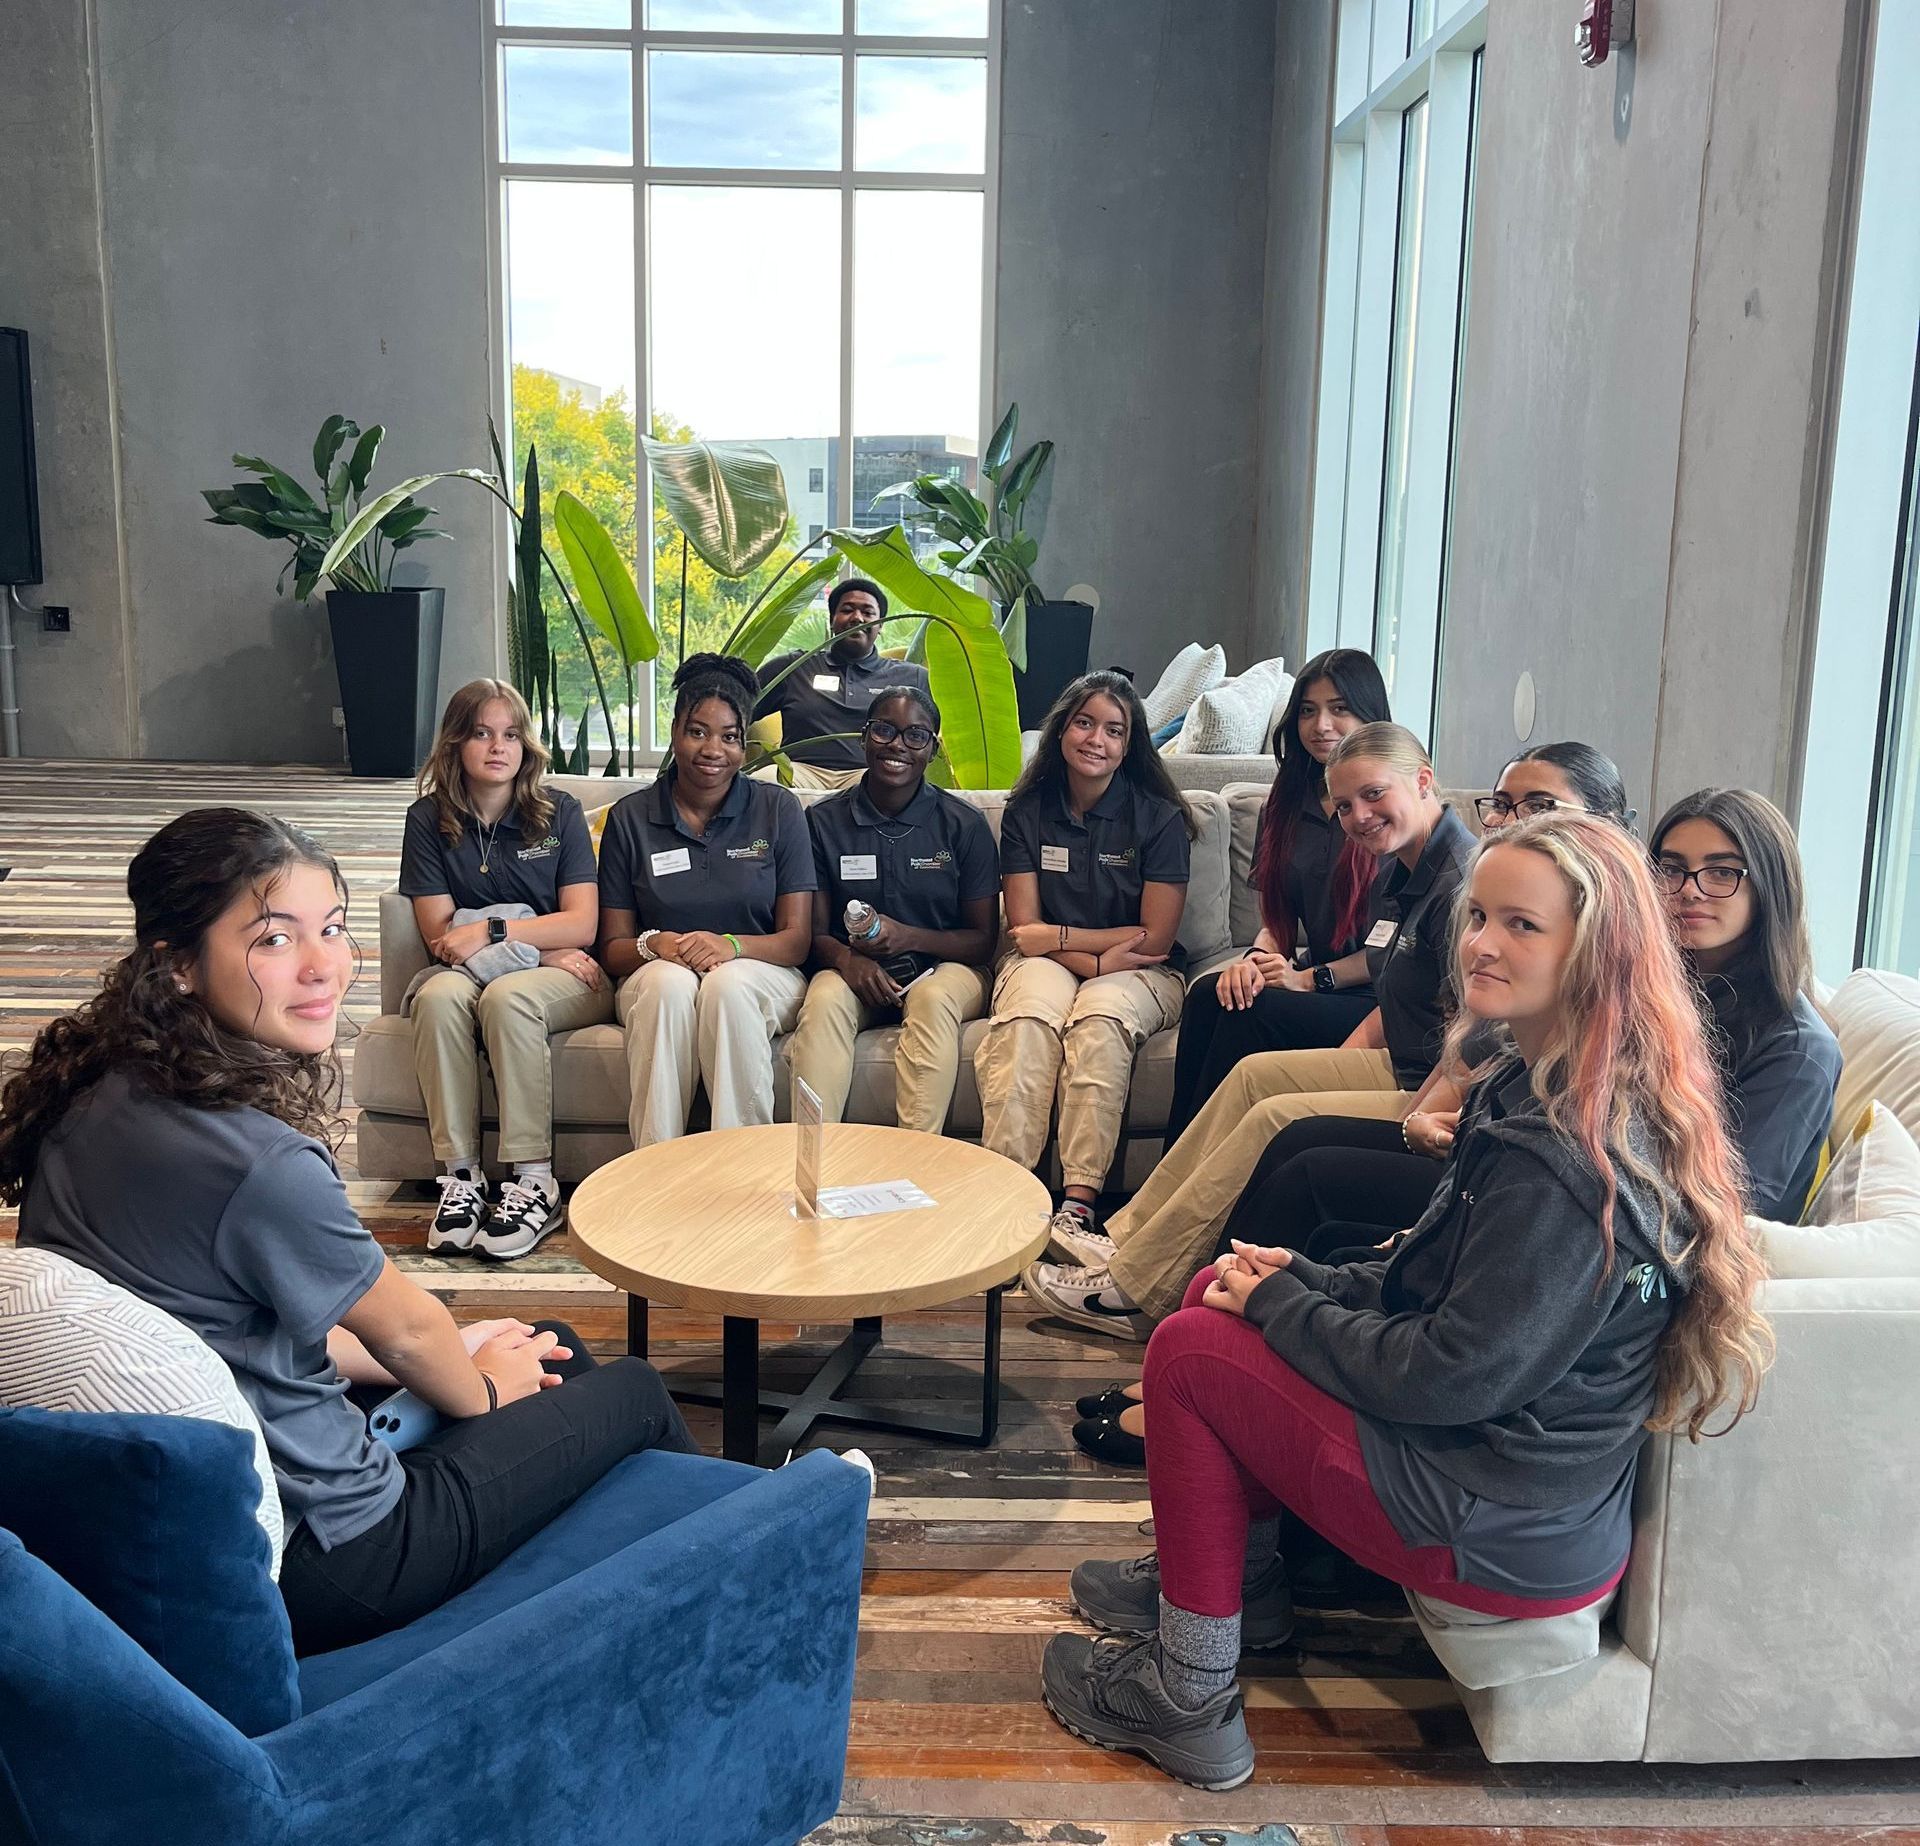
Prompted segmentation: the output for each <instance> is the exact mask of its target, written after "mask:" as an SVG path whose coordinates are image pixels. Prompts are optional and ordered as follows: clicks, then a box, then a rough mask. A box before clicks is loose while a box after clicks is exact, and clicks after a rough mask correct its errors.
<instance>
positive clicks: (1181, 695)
mask: <svg viewBox="0 0 1920 1846" xmlns="http://www.w3.org/2000/svg"><path fill="white" fill-rule="evenodd" d="M1226 677H1227V650H1226V649H1225V648H1224V647H1202V646H1201V645H1200V643H1199V642H1198V641H1189V642H1188V643H1187V644H1186V646H1185V647H1183V648H1182V649H1181V650H1180V651H1179V653H1177V654H1175V655H1174V657H1173V659H1172V660H1170V661H1169V662H1168V663H1167V670H1166V671H1165V672H1164V673H1162V674H1161V675H1160V678H1159V681H1158V683H1157V684H1156V685H1155V686H1154V689H1153V690H1152V691H1151V692H1150V693H1148V694H1147V696H1146V697H1145V699H1143V700H1142V701H1141V703H1142V704H1144V705H1145V706H1146V708H1147V729H1148V730H1150V731H1158V730H1161V729H1163V728H1164V727H1165V726H1167V725H1169V724H1171V723H1172V722H1173V721H1174V719H1176V718H1178V717H1180V716H1181V715H1182V714H1183V713H1185V711H1186V710H1187V708H1188V707H1189V706H1190V705H1192V703H1193V702H1194V700H1195V699H1197V698H1198V697H1199V696H1200V695H1201V693H1203V692H1205V691H1206V690H1207V689H1208V687H1210V686H1217V685H1219V684H1220V682H1221V681H1222V680H1223V679H1225V678H1226Z"/></svg>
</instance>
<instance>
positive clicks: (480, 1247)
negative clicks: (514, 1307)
mask: <svg viewBox="0 0 1920 1846" xmlns="http://www.w3.org/2000/svg"><path fill="white" fill-rule="evenodd" d="M566 1215H567V1214H566V1210H565V1208H564V1207H563V1206H562V1205H561V1203H560V1182H559V1181H558V1180H557V1179H544V1178H538V1177H536V1176H534V1175H533V1174H530V1173H529V1174H516V1175H515V1176H514V1177H513V1178H512V1179H510V1180H508V1181H507V1183H506V1184H505V1185H504V1186H502V1187H501V1188H500V1202H499V1203H498V1204H497V1205H495V1206H494V1208H493V1210H492V1212H491V1213H489V1215H488V1218H487V1222H486V1224H485V1225H484V1226H483V1227H482V1229H481V1231H480V1233H479V1235H478V1236H476V1237H475V1238H474V1240H473V1247H474V1250H475V1252H476V1253H477V1254H479V1255H481V1256H489V1257H492V1258H493V1260H494V1261H495V1262H497V1263H509V1262H511V1261H512V1260H513V1259H514V1258H515V1257H516V1256H525V1255H526V1254H527V1253H528V1251H530V1250H532V1249H533V1248H534V1247H535V1246H536V1245H537V1244H539V1243H540V1242H541V1241H542V1240H543V1239H544V1238H547V1237H551V1236H552V1235H553V1233H554V1232H555V1231H557V1230H558V1229H559V1228H560V1226H561V1224H562V1223H563V1222H565V1219H566Z"/></svg>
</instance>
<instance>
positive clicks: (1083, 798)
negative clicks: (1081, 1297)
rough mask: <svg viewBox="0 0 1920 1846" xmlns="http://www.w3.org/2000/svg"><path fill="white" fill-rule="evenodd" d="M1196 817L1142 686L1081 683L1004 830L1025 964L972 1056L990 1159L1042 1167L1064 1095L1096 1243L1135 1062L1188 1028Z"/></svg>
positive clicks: (1079, 1196) (1074, 1170) (1018, 956)
mask: <svg viewBox="0 0 1920 1846" xmlns="http://www.w3.org/2000/svg"><path fill="white" fill-rule="evenodd" d="M1193 833H1194V824H1193V815H1192V812H1191V810H1189V808H1188V807H1187V804H1186V801H1185V799H1184V798H1183V797H1182V795H1181V794H1180V791H1179V790H1178V789H1176V788H1175V787H1174V786H1173V781H1172V778H1171V777H1169V776H1168V774H1167V771H1166V766H1165V765H1164V764H1163V763H1162V762H1161V761H1160V757H1159V755H1158V753H1157V752H1156V751H1155V750H1154V747H1153V739H1152V737H1151V736H1150V734H1149V732H1148V729H1147V720H1146V713H1145V711H1144V710H1143V709H1142V708H1141V704H1140V695H1139V694H1138V693H1137V692H1136V691H1135V690H1134V688H1133V682H1132V681H1131V680H1129V679H1128V678H1127V677H1126V676H1125V675H1124V674H1121V673H1089V674H1087V675H1086V676H1085V677H1084V678H1082V679H1077V680H1075V681H1074V683H1073V684H1072V685H1071V686H1069V687H1068V688H1067V689H1066V691H1065V692H1063V693H1062V694H1061V695H1060V697H1059V699H1058V700H1057V701H1056V702H1055V704H1054V707H1053V709H1052V711H1050V712H1049V713H1048V714H1047V721H1046V724H1045V725H1044V726H1043V727H1042V729H1041V732H1040V741H1039V742H1038V744H1037V745H1036V746H1035V747H1034V752H1033V760H1032V761H1031V762H1030V763H1028V765H1027V767H1026V768H1025V769H1024V770H1022V771H1021V774H1020V779H1019V781H1018V782H1017V783H1015V784H1014V788H1013V792H1012V793H1011V794H1010V795H1009V796H1008V797H1007V807H1006V812H1005V814H1004V815H1003V816H1002V818H1001V823H1000V874H1001V890H1002V893H1003V896H1004V900H1005V903H1006V913H1007V934H1008V935H1009V936H1010V937H1011V939H1012V943H1013V950H1012V953H1010V954H1008V955H1007V956H1005V957H1004V958H1003V959H1002V960H1001V963H1000V967H999V970H998V973H997V974H996V976H995V979H994V988H993V1018H992V1021H991V1023H990V1024H989V1025H988V1027H987V1035H986V1037H985V1039H984V1040H982V1042H981V1045H980V1048H979V1050H978V1051H977V1052H975V1054H974V1072H975V1075H976V1077H977V1078H978V1080H979V1084H980V1109H981V1119H982V1128H981V1135H980V1139H981V1142H982V1144H983V1145H984V1146H986V1147H990V1148H992V1149H993V1151H994V1152H995V1153H997V1154H1005V1155H1006V1156H1007V1158H1008V1159H1010V1160H1014V1161H1017V1162H1018V1163H1019V1164H1020V1165H1021V1166H1024V1167H1037V1166H1038V1165H1039V1164H1040V1157H1041V1155H1042V1154H1043V1153H1044V1152H1045V1150H1046V1145H1047V1136H1048V1133H1049V1131H1050V1129H1051V1128H1052V1126H1053V1121H1054V1113H1055V1102H1056V1092H1057V1100H1058V1111H1059V1133H1058V1142H1059V1149H1060V1169H1061V1177H1062V1179H1063V1181H1064V1188H1065V1189H1064V1195H1063V1197H1062V1199H1061V1202H1060V1207H1059V1209H1058V1210H1057V1211H1056V1212H1055V1214H1054V1229H1055V1234H1056V1238H1057V1237H1058V1236H1059V1234H1060V1233H1062V1232H1068V1231H1091V1230H1092V1228H1093V1204H1094V1201H1095V1200H1096V1199H1097V1198H1098V1197H1099V1196H1100V1188H1101V1186H1102V1185H1103V1184H1104V1183H1105V1181H1106V1177H1107V1168H1108V1167H1109V1166H1110V1165H1111V1164H1112V1161H1113V1150H1114V1148H1115V1147H1116V1146H1117V1145H1118V1144H1119V1139H1120V1129H1121V1125H1122V1123H1123V1122H1124V1120H1125V1118H1126V1109H1127V1089H1128V1086H1129V1084H1130V1083H1131V1082H1132V1080H1133V1057H1134V1053H1135V1051H1137V1050H1138V1049H1139V1047H1140V1045H1141V1044H1142V1043H1143V1042H1144V1041H1145V1040H1146V1039H1148V1038H1150V1037H1151V1036H1152V1035H1153V1034H1154V1033H1155V1032H1160V1031H1164V1030H1165V1029H1166V1028H1167V1027H1168V1026H1170V1025H1172V1024H1173V1023H1174V1022H1175V1021H1176V1020H1177V1019H1178V1018H1179V1017H1180V1002H1181V1000H1182V998H1183V997H1184V996H1185V992H1186V987H1185V983H1184V982H1183V981H1182V979H1181V970H1182V968H1183V967H1184V965H1185V957H1184V955H1183V953H1182V951H1181V949H1180V945H1179V941H1178V937H1179V933H1180V918H1181V915H1182V913H1183V912H1184V910H1185V909H1186V902H1187V873H1188V865H1189V860H1190V857H1191V850H1192V841H1193Z"/></svg>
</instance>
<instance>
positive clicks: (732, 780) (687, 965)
mask: <svg viewBox="0 0 1920 1846" xmlns="http://www.w3.org/2000/svg"><path fill="white" fill-rule="evenodd" d="M673 688H674V697H673V760H672V761H671V762H670V763H669V764H668V766H667V768H666V770H665V771H664V772H663V773H662V775H661V777H660V779H659V780H658V781H657V782H656V783H654V785H653V786H652V787H651V788H644V789H641V790H639V791H637V792H636V793H634V794H631V795H628V796H625V797H624V798H623V799H621V800H620V801H618V802H616V803H615V804H614V807H613V812H612V813H610V814H609V815H608V816H607V824H606V827H605V829H604V830H603V832H602V834H601V839H600V959H601V960H602V961H603V962H604V963H605V964H606V969H607V972H608V973H609V974H611V975H612V976H613V978H614V979H615V980H616V981H618V982H619V983H620V990H619V995H618V999H617V1005H618V1008H619V1014H620V1021H621V1024H622V1025H623V1026H624V1027H625V1028H626V1038H627V1072H628V1076H629V1080H630V1082H631V1084H632V1095H631V1101H630V1102H629V1105H628V1113H627V1125H628V1127H629V1128H630V1129H631V1130H632V1133H633V1144H634V1146H635V1147H646V1146H649V1145H650V1144H651V1143H653V1142H655V1141H667V1140H671V1139H672V1138H673V1137H674V1136H676V1135H682V1134H685V1133H686V1131H687V1115H688V1112H689V1110H690V1109H691V1108H692V1107H693V1093H694V1086H695V1084H696V1082H698V1083H701V1084H704V1085H705V1088H706V1092H707V1101H708V1103H709V1104H710V1105H711V1108H712V1112H713V1114H712V1121H713V1126H714V1127H715V1128H741V1127H747V1126H751V1125H753V1124H756V1123H762V1122H770V1121H772V1120H773V1040H774V1037H775V1035H776V1034H777V1033H781V1032H791V1031H792V1030H793V1025H794V1021H795V1020H796V1019H797V1018H798V1017H799V1014H800V1001H801V999H802V997H803V996H804V995H805V993H806V990H807V983H806V978H805V976H803V975H802V974H801V972H800V964H801V963H802V962H803V961H805V960H806V957H807V948H808V945H809V943H810V942H811V940H812V935H813V930H812V923H813V888H814V872H813V848H812V843H811V841H810V839H809V837H808V834H807V818H806V815H805V814H804V813H803V812H802V811H801V807H800V803H799V801H798V800H796V799H795V797H794V796H793V795H792V794H791V793H790V792H789V791H788V790H786V789H784V788H781V787H780V786H779V785H778V784H777V783H772V782H758V781H755V780H753V779H752V778H751V777H748V776H743V775H742V774H741V773H740V765H741V764H742V763H743V762H744V761H745V760H746V739H747V726H748V725H749V724H750V723H751V722H752V719H753V706H754V698H755V695H756V694H757V692H758V690H759V682H758V681H757V679H756V678H755V676H754V671H753V669H752V668H751V667H750V666H748V665H747V663H746V662H745V661H744V660H735V659H733V658H732V657H730V656H728V655H725V654H695V655H693V656H692V657H691V658H690V659H689V660H688V661H687V662H686V664H685V665H684V666H682V667H681V669H680V671H679V672H678V673H676V674H675V675H674V676H673Z"/></svg>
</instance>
